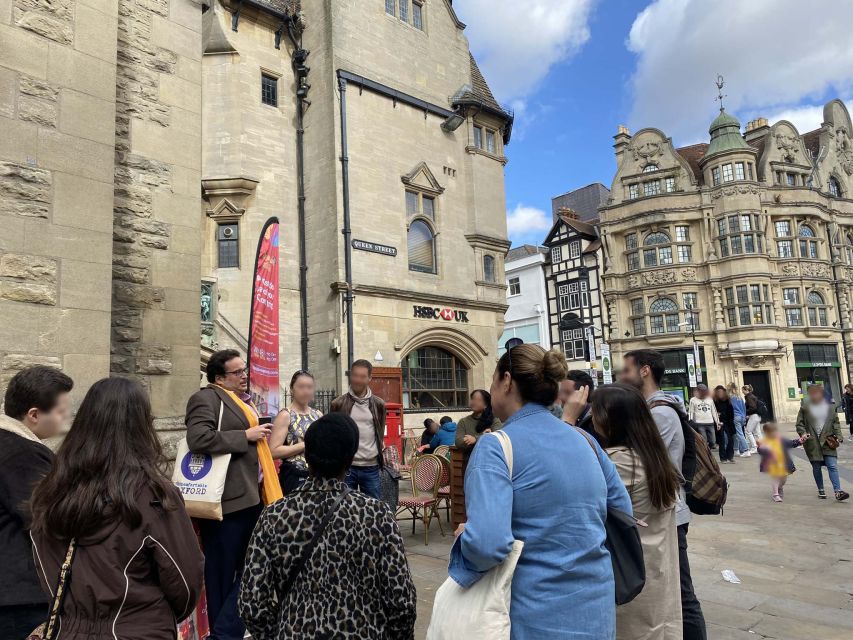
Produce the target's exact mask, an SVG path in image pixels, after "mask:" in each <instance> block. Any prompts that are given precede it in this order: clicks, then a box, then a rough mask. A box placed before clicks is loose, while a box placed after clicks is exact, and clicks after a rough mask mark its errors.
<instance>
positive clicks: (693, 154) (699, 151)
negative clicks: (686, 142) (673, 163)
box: [675, 142, 709, 184]
mask: <svg viewBox="0 0 853 640" xmlns="http://www.w3.org/2000/svg"><path fill="white" fill-rule="evenodd" d="M708 146H709V145H708V144H707V143H706V142H700V143H699V144H691V145H690V146H688V147H680V148H678V149H676V150H675V152H676V153H677V154H678V155H680V156H681V157H682V158H684V160H685V161H686V162H687V164H688V165H690V170H691V171H693V175H694V176H695V177H696V180H698V181H699V184H702V169H700V168H699V161H700V160H701V159H702V158H703V157H705V152H706V151H707V150H708Z"/></svg>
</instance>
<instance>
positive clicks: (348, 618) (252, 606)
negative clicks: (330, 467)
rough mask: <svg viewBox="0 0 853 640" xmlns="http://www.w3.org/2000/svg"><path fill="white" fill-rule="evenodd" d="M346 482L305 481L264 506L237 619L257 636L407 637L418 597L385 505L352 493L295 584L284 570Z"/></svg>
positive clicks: (267, 639) (314, 639) (292, 639)
mask: <svg viewBox="0 0 853 640" xmlns="http://www.w3.org/2000/svg"><path fill="white" fill-rule="evenodd" d="M343 488H344V484H343V482H340V481H338V480H321V479H318V478H314V477H310V478H308V479H307V480H306V481H305V483H304V484H303V485H302V487H301V488H300V489H299V490H298V491H295V492H293V493H291V494H289V495H288V496H287V497H286V498H284V499H283V500H279V501H278V502H275V503H274V504H272V505H270V506H269V507H267V508H266V510H265V511H264V512H263V514H262V515H261V518H260V520H259V521H258V524H257V526H256V527H255V532H254V534H253V535H252V541H251V543H250V544H249V550H248V552H247V555H246V566H245V570H244V572H243V581H242V588H241V590H240V599H239V608H240V616H241V617H242V618H243V621H244V622H245V623H246V626H247V627H248V629H249V631H250V632H251V634H252V637H253V638H255V639H256V640H276V639H278V640H285V639H286V640H321V639H322V640H325V639H329V640H331V639H332V638H334V639H335V640H338V639H364V640H412V639H413V638H414V627H415V616H416V597H415V585H414V583H413V582H412V577H411V574H410V573H409V565H408V562H407V561H406V555H405V551H404V549H403V539H402V537H401V536H400V531H399V529H398V528H397V522H396V520H395V519H394V516H393V514H392V512H391V510H390V509H389V508H388V507H387V506H386V505H385V504H384V503H383V502H380V501H379V500H374V499H373V498H369V497H367V496H365V495H364V494H361V493H355V492H353V493H350V494H349V495H347V496H346V497H345V498H344V499H343V501H342V502H341V504H340V505H339V506H338V508H337V510H336V512H335V514H334V516H333V517H332V519H331V521H330V522H329V526H328V528H327V529H326V531H325V533H324V534H323V536H322V538H321V539H320V541H319V542H318V543H317V546H316V547H315V548H314V552H313V553H312V555H311V558H310V559H309V560H308V562H307V563H306V564H305V567H304V569H303V571H302V573H301V574H300V575H299V577H298V578H297V579H296V581H295V583H294V585H293V589H292V590H291V591H290V593H289V594H287V595H286V596H285V597H284V598H282V594H281V590H282V588H283V587H284V584H285V582H286V581H287V577H288V572H289V570H290V567H291V566H292V565H293V563H294V562H295V561H296V559H297V558H298V557H299V556H300V554H301V551H302V547H303V545H305V544H307V542H308V541H309V540H310V539H311V538H312V536H313V533H314V530H315V529H316V527H317V526H318V525H319V522H320V520H321V519H322V518H323V515H324V514H325V513H326V511H327V510H328V509H329V508H330V507H331V505H332V503H334V501H335V499H336V498H337V496H338V494H340V492H341V491H342V490H343Z"/></svg>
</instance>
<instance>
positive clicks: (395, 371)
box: [370, 367, 403, 404]
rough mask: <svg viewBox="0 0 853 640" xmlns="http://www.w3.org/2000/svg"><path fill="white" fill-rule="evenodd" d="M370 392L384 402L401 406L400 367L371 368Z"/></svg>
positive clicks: (401, 373) (401, 385) (401, 382)
mask: <svg viewBox="0 0 853 640" xmlns="http://www.w3.org/2000/svg"><path fill="white" fill-rule="evenodd" d="M370 390H371V391H372V392H373V393H374V394H375V395H377V396H379V397H380V398H382V399H383V400H384V401H385V402H396V403H397V404H403V370H402V369H401V368H400V367H373V376H372V377H371V379H370Z"/></svg>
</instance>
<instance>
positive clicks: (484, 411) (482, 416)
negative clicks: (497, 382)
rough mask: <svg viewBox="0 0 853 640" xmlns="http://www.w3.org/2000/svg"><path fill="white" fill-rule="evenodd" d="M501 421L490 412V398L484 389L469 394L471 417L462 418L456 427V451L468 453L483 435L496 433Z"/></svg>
mask: <svg viewBox="0 0 853 640" xmlns="http://www.w3.org/2000/svg"><path fill="white" fill-rule="evenodd" d="M500 428H501V421H500V420H498V419H497V418H495V414H494V412H493V411H492V396H491V394H490V393H489V392H488V391H486V390H485V389H475V390H474V391H472V392H471V415H468V416H465V417H464V418H462V419H461V420H460V421H459V423H458V424H457V426H456V441H455V443H454V444H455V445H456V448H457V449H464V450H465V451H470V450H471V449H473V448H474V445H475V444H477V440H479V438H480V436H482V435H483V434H484V433H490V432H492V431H497V430H498V429H500Z"/></svg>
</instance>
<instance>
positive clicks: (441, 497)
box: [437, 456, 451, 522]
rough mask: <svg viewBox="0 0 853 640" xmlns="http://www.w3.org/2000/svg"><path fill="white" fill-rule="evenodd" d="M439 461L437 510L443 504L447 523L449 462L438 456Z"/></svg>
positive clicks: (448, 513)
mask: <svg viewBox="0 0 853 640" xmlns="http://www.w3.org/2000/svg"><path fill="white" fill-rule="evenodd" d="M439 460H441V480H440V481H439V483H438V505H437V508H441V504H442V503H444V507H445V510H446V514H447V521H448V522H450V478H451V475H450V474H451V467H450V460H448V459H447V458H446V457H445V456H439Z"/></svg>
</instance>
